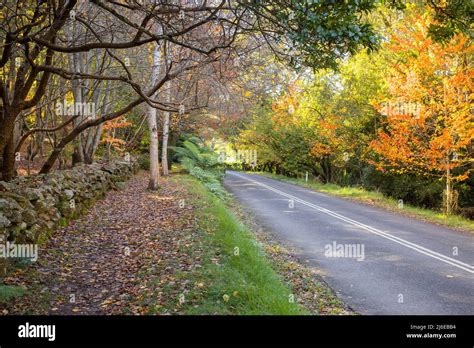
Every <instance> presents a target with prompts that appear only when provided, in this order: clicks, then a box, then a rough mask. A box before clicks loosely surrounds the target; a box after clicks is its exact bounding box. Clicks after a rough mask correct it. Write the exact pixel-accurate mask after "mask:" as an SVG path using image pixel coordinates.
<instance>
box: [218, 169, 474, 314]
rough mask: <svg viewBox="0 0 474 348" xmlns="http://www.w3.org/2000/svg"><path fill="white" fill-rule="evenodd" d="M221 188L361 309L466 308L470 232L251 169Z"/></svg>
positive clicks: (473, 249) (473, 286)
mask: <svg viewBox="0 0 474 348" xmlns="http://www.w3.org/2000/svg"><path fill="white" fill-rule="evenodd" d="M224 183H225V187H226V188H227V189H228V190H229V191H230V192H231V193H232V194H233V195H234V197H235V198H236V199H237V200H238V201H240V203H242V204H243V205H244V206H245V207H246V208H247V209H248V210H249V211H250V212H251V213H252V214H253V215H254V216H255V218H256V220H257V222H258V223H260V224H261V225H262V226H263V227H265V228H266V229H267V230H268V231H270V232H271V233H272V234H273V235H274V236H275V237H276V238H277V239H278V240H279V241H280V242H281V243H283V244H284V245H288V246H291V247H293V248H295V250H297V252H298V256H299V258H300V259H301V260H303V261H305V262H307V265H309V266H311V267H314V269H315V270H317V271H318V272H319V274H320V275H321V276H322V277H323V279H324V280H325V281H326V282H327V283H328V284H329V285H330V286H331V287H332V288H333V289H334V290H335V291H336V293H337V294H338V295H339V296H340V297H341V298H342V299H343V300H344V301H345V302H346V303H347V304H348V305H349V306H350V307H351V308H353V309H354V310H355V311H357V312H359V313H361V314H445V315H454V314H471V315H472V314H474V266H473V265H474V234H471V233H467V232H466V233H464V232H459V231H455V230H452V229H449V228H445V227H440V226H437V225H434V224H431V223H427V222H422V221H419V220H416V219H412V218H408V217H405V216H403V215H401V214H397V213H394V212H389V211H386V210H384V209H380V208H375V207H371V206H368V205H365V204H361V203H356V202H353V201H350V200H345V199H341V198H337V197H332V196H329V195H326V194H323V193H319V192H315V191H312V190H309V189H306V188H303V187H300V186H296V185H292V184H289V183H285V182H281V181H277V180H272V179H269V178H266V177H263V176H260V175H256V174H244V173H240V172H233V171H228V172H227V175H226V179H225V182H224Z"/></svg>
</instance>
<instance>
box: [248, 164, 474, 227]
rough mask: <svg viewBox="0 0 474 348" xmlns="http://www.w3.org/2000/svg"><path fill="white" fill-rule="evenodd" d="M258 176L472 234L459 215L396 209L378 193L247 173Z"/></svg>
mask: <svg viewBox="0 0 474 348" xmlns="http://www.w3.org/2000/svg"><path fill="white" fill-rule="evenodd" d="M249 173H253V174H259V175H262V176H265V177H268V178H271V179H275V180H280V181H285V182H289V183H292V184H296V185H300V186H304V187H307V188H309V189H312V190H314V191H318V192H323V193H327V194H330V195H334V196H338V197H342V198H348V199H352V200H355V201H359V202H362V203H366V204H369V205H374V206H377V207H381V208H385V209H387V210H390V211H394V212H397V213H401V214H404V215H407V216H410V217H414V218H418V219H421V220H424V221H428V222H432V223H436V224H439V225H443V226H448V227H452V228H456V229H460V230H463V231H468V232H471V233H474V222H473V221H471V220H468V219H466V218H464V217H462V216H459V215H451V216H446V215H444V214H442V213H441V212H437V211H434V210H430V209H423V208H418V207H414V206H411V205H408V204H404V205H403V209H399V208H398V201H397V200H396V199H394V198H391V197H386V196H384V195H383V194H382V193H380V192H376V191H367V190H364V189H363V188H358V187H349V186H345V187H344V186H338V185H335V184H322V183H319V182H315V181H308V182H306V181H305V180H304V179H301V178H289V177H286V176H283V175H278V174H271V173H265V172H259V173H255V172H249Z"/></svg>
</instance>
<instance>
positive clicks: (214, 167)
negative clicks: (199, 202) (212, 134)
mask: <svg viewBox="0 0 474 348" xmlns="http://www.w3.org/2000/svg"><path fill="white" fill-rule="evenodd" d="M173 150H174V151H175V153H176V156H177V157H178V159H179V161H180V163H181V165H182V166H183V168H184V169H185V170H186V171H187V172H188V173H189V174H191V175H192V176H194V177H195V178H197V179H198V180H199V181H201V182H202V183H203V184H204V186H206V188H207V189H208V190H209V191H210V192H212V193H213V194H214V195H216V196H217V197H219V198H221V199H225V198H226V197H227V193H226V191H225V190H224V188H223V187H222V178H223V176H224V170H223V168H222V165H221V163H219V160H218V155H217V154H216V153H215V152H213V151H212V150H211V149H210V148H209V147H207V146H205V145H204V144H203V143H202V142H201V141H200V139H199V138H196V137H188V138H187V139H186V140H184V141H183V143H182V146H179V147H173Z"/></svg>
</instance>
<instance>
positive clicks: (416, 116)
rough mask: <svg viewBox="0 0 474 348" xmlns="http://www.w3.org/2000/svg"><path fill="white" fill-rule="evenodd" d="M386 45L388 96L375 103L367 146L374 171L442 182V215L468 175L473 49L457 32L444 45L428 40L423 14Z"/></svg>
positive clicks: (472, 132)
mask: <svg viewBox="0 0 474 348" xmlns="http://www.w3.org/2000/svg"><path fill="white" fill-rule="evenodd" d="M407 20H409V21H411V23H410V24H409V25H407V24H406V23H404V25H403V27H399V28H396V30H395V31H394V34H393V35H392V37H391V38H390V41H389V43H387V45H386V47H387V50H388V52H389V53H391V55H392V56H391V57H392V59H393V61H392V62H391V73H390V76H388V77H387V79H388V82H389V86H390V95H389V96H387V97H386V98H385V99H384V100H383V102H381V103H379V104H378V105H377V107H378V109H379V111H381V112H382V110H383V112H382V113H383V114H385V115H386V116H387V117H386V120H385V123H384V124H383V125H382V127H381V128H380V129H379V130H378V134H377V137H376V139H374V140H373V141H372V142H371V143H370V148H371V149H372V150H373V152H374V153H375V156H374V159H373V160H372V161H371V163H372V164H374V165H375V166H376V168H377V169H378V170H380V171H390V172H396V173H400V174H402V173H416V174H421V175H434V176H437V177H440V178H441V179H444V180H445V182H446V190H445V193H444V207H445V212H446V213H447V214H448V215H449V214H450V213H452V210H453V207H454V206H455V205H456V203H457V202H456V198H455V197H454V194H453V189H452V186H453V183H454V182H456V181H462V180H465V179H467V178H468V176H469V173H470V171H472V165H471V164H472V150H471V142H472V139H473V137H474V128H473V122H472V104H471V103H472V97H473V70H472V67H471V66H470V64H469V61H468V59H469V55H468V54H469V53H470V52H472V50H473V47H472V45H471V44H470V41H469V39H468V38H467V37H465V36H463V35H461V34H459V35H457V36H455V37H453V38H452V40H451V41H450V42H449V43H448V44H446V45H441V44H438V43H435V42H433V41H432V39H431V38H430V37H429V36H428V27H429V24H430V17H429V15H423V16H422V15H419V14H418V15H412V16H411V17H410V18H407Z"/></svg>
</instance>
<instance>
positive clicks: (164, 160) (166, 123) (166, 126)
mask: <svg viewBox="0 0 474 348" xmlns="http://www.w3.org/2000/svg"><path fill="white" fill-rule="evenodd" d="M167 94H168V97H167V99H169V91H167ZM168 101H169V100H167V102H168ZM169 130H170V113H169V112H167V111H165V112H164V113H163V146H162V147H161V151H162V153H161V165H162V167H163V176H168V175H169V171H168V168H169V167H168V137H169Z"/></svg>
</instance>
